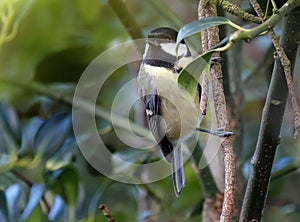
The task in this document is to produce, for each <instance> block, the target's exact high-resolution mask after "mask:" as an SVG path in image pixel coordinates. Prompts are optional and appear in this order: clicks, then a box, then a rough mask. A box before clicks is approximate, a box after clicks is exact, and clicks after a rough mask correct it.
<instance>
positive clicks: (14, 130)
mask: <svg viewBox="0 0 300 222" xmlns="http://www.w3.org/2000/svg"><path fill="white" fill-rule="evenodd" d="M0 116H1V118H2V119H3V121H4V123H5V125H6V128H7V129H8V131H9V132H10V133H11V134H12V135H13V136H14V138H16V139H20V132H21V130H20V121H19V117H18V115H17V113H16V111H15V109H14V108H13V107H12V106H10V105H8V104H5V103H1V104H0Z"/></svg>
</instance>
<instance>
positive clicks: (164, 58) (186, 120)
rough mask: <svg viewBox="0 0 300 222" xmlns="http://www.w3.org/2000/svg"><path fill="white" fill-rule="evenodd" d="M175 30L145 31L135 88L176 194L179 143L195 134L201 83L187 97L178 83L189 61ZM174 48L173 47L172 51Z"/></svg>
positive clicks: (180, 180) (180, 176)
mask: <svg viewBox="0 0 300 222" xmlns="http://www.w3.org/2000/svg"><path fill="white" fill-rule="evenodd" d="M177 35H178V32H177V31H176V30H175V29H173V28H169V27H160V28H156V29H154V30H152V31H150V33H149V34H148V38H147V40H146V46H145V50H144V54H143V58H142V62H141V65H140V69H139V73H138V78H137V88H138V92H139V94H140V97H141V100H142V102H143V104H144V108H145V114H146V116H147V122H148V126H149V129H150V131H151V132H152V134H153V137H154V139H155V140H156V142H157V143H158V145H159V147H160V149H161V152H162V154H163V156H164V157H165V158H166V160H167V162H169V163H170V165H171V175H172V180H173V187H174V192H175V195H176V197H179V196H180V194H181V192H182V189H183V188H184V186H185V176H184V169H183V154H182V143H184V142H185V141H186V140H187V139H188V138H190V137H192V136H193V135H195V132H196V129H197V128H198V126H199V124H200V116H201V113H200V109H199V102H200V97H201V86H200V85H198V92H197V93H196V95H195V97H194V98H191V97H190V96H188V95H189V94H188V95H187V94H186V93H183V92H184V89H183V88H182V87H181V86H180V85H178V82H177V80H178V77H179V73H180V72H181V70H182V69H184V68H185V66H186V65H187V64H189V63H190V62H191V61H193V57H192V54H191V51H190V49H189V47H188V45H187V44H186V43H185V42H184V40H182V41H181V42H180V43H179V44H177V43H176V39H177ZM176 47H177V50H176Z"/></svg>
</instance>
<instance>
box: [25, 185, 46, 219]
mask: <svg viewBox="0 0 300 222" xmlns="http://www.w3.org/2000/svg"><path fill="white" fill-rule="evenodd" d="M45 191H46V188H45V185H42V184H34V185H33V186H32V187H31V189H30V194H29V200H28V203H27V205H26V207H25V209H24V211H23V213H22V215H21V219H22V221H27V220H28V218H29V217H30V216H31V215H32V213H33V212H34V211H35V208H36V207H37V205H38V204H39V202H40V200H41V198H42V196H43V195H44V193H45ZM35 215H40V213H39V212H38V211H36V212H35Z"/></svg>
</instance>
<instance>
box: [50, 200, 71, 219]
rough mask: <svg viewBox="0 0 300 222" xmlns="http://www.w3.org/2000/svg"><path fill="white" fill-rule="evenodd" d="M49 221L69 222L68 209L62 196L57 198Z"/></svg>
mask: <svg viewBox="0 0 300 222" xmlns="http://www.w3.org/2000/svg"><path fill="white" fill-rule="evenodd" d="M48 219H49V221H51V222H52V221H53V222H54V221H55V222H64V221H69V218H68V209H67V206H66V204H65V203H64V201H63V199H62V198H61V197H60V196H56V197H55V199H54V202H53V205H52V207H51V210H50V212H49V215H48Z"/></svg>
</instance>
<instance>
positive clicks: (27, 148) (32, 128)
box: [18, 117, 44, 157]
mask: <svg viewBox="0 0 300 222" xmlns="http://www.w3.org/2000/svg"><path fill="white" fill-rule="evenodd" d="M43 123H44V120H42V119H41V118H39V117H34V118H32V119H30V120H29V121H28V122H27V123H25V124H24V126H23V127H22V135H21V148H20V150H19V153H18V155H19V157H23V156H26V155H29V154H34V150H33V146H34V145H33V144H34V137H35V135H36V133H37V131H38V130H39V128H40V127H41V125H42V124H43Z"/></svg>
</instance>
